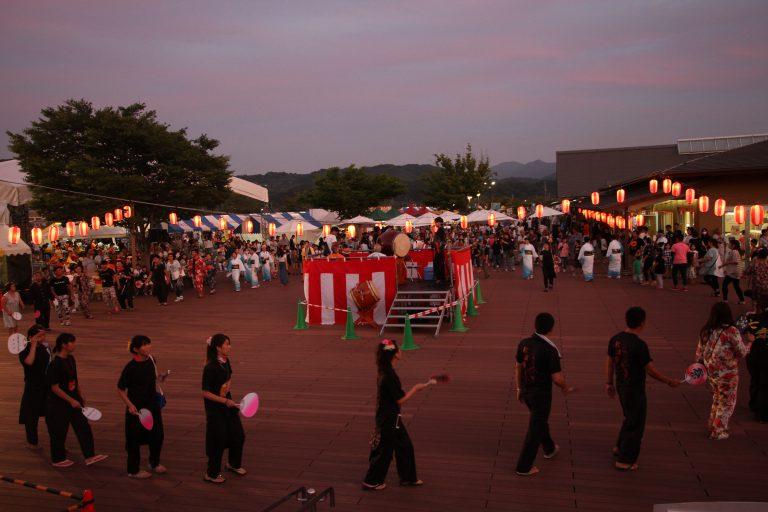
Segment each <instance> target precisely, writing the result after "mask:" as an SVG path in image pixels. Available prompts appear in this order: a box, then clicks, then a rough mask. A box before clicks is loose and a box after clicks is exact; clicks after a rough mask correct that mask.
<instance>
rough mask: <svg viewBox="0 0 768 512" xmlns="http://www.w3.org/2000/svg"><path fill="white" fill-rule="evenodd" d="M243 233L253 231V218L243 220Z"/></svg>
mask: <svg viewBox="0 0 768 512" xmlns="http://www.w3.org/2000/svg"><path fill="white" fill-rule="evenodd" d="M243 233H248V234H250V233H253V221H252V220H251V219H247V220H246V221H245V222H243Z"/></svg>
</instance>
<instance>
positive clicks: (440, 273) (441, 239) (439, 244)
mask: <svg viewBox="0 0 768 512" xmlns="http://www.w3.org/2000/svg"><path fill="white" fill-rule="evenodd" d="M435 226H436V227H437V231H435V236H434V237H433V239H432V240H433V241H432V245H433V247H432V248H433V250H434V257H433V259H432V268H433V269H434V275H435V284H436V285H438V286H440V285H442V284H443V283H444V282H445V280H446V277H445V244H446V236H445V229H444V228H443V218H442V217H435Z"/></svg>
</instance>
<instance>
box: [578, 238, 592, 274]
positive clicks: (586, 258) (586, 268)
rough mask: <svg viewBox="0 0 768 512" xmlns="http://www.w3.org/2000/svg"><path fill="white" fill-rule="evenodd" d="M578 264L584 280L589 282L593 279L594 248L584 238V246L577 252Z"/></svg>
mask: <svg viewBox="0 0 768 512" xmlns="http://www.w3.org/2000/svg"><path fill="white" fill-rule="evenodd" d="M578 259H579V264H580V265H581V271H582V272H583V273H584V280H585V281H587V282H591V281H592V279H594V270H595V246H594V245H592V242H591V241H590V240H589V238H587V237H585V238H584V245H582V246H581V249H580V250H579V258H578Z"/></svg>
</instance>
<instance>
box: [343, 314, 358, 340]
mask: <svg viewBox="0 0 768 512" xmlns="http://www.w3.org/2000/svg"><path fill="white" fill-rule="evenodd" d="M358 338H359V336H358V335H357V334H355V321H354V320H353V319H352V312H351V311H350V310H349V308H347V330H346V332H345V333H344V336H342V337H341V339H343V340H356V339H358Z"/></svg>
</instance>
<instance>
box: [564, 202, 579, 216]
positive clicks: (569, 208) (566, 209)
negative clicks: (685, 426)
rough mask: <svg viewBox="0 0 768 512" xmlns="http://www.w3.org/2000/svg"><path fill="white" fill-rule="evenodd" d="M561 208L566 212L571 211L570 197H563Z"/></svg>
mask: <svg viewBox="0 0 768 512" xmlns="http://www.w3.org/2000/svg"><path fill="white" fill-rule="evenodd" d="M560 210H561V211H562V212H563V213H566V214H567V213H571V201H569V200H568V199H563V201H562V202H561V203H560ZM579 213H581V212H579Z"/></svg>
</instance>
